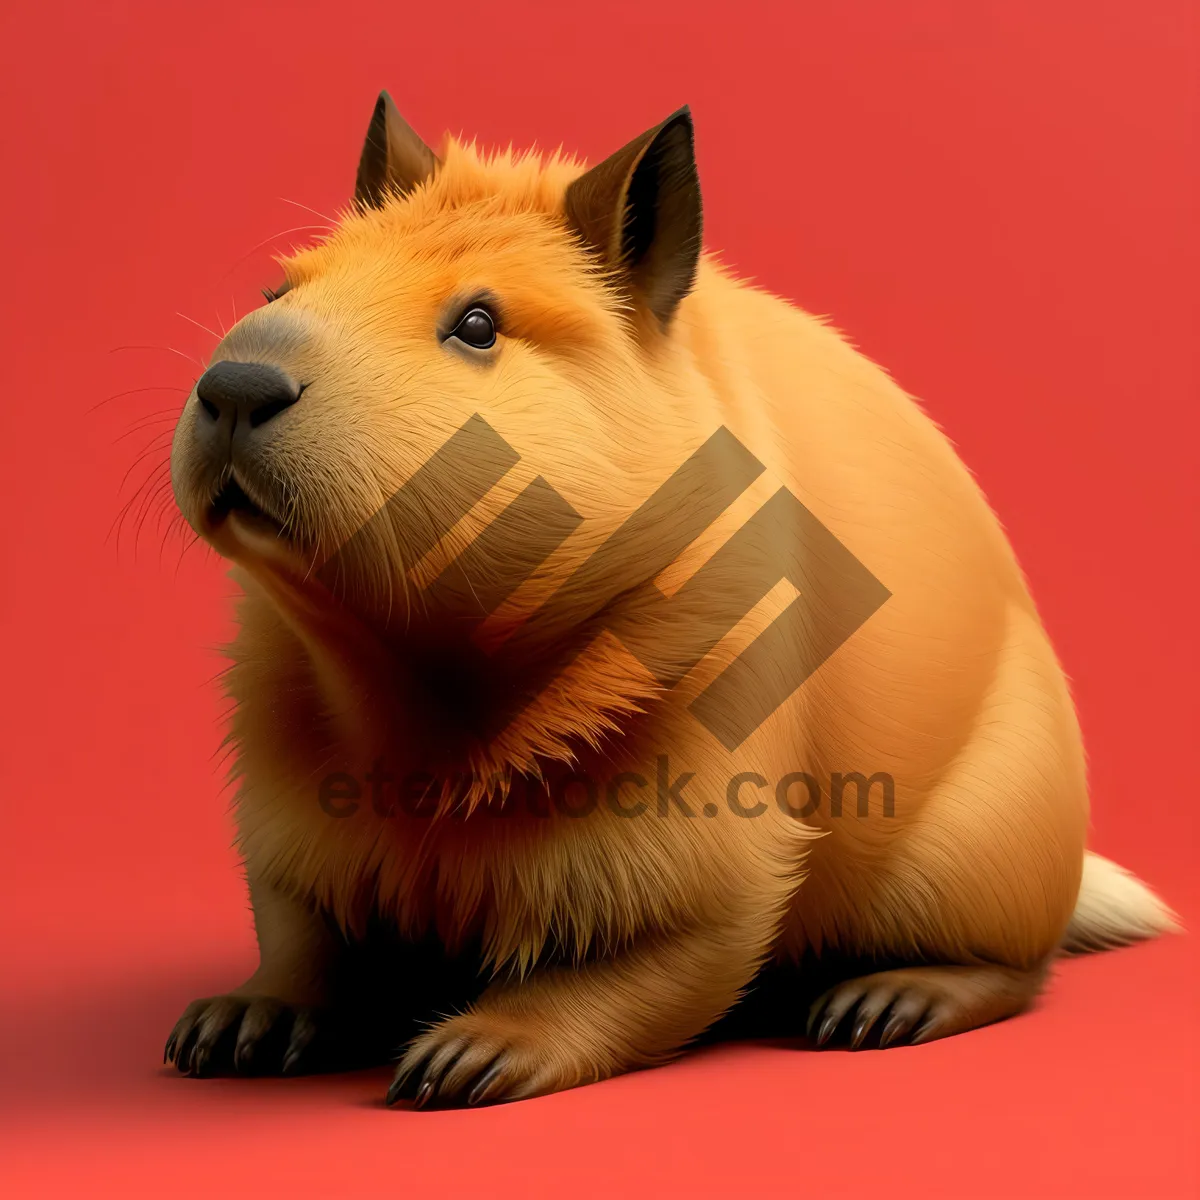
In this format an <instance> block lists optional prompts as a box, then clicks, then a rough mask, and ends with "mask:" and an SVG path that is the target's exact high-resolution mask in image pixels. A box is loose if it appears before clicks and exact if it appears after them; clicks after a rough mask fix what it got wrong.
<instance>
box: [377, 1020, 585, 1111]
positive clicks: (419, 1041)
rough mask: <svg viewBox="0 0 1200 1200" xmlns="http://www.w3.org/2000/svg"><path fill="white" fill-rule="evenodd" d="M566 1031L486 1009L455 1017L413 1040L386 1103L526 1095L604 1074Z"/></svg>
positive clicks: (484, 1101)
mask: <svg viewBox="0 0 1200 1200" xmlns="http://www.w3.org/2000/svg"><path fill="white" fill-rule="evenodd" d="M585 1059H586V1056H585V1055H584V1054H582V1053H580V1052H579V1049H578V1048H575V1047H572V1046H571V1045H570V1044H569V1043H568V1041H567V1039H564V1038H554V1037H553V1036H552V1035H551V1034H550V1033H549V1032H548V1031H539V1030H537V1029H534V1028H532V1027H531V1026H530V1024H529V1023H524V1024H523V1023H521V1022H519V1021H518V1020H516V1019H514V1018H510V1017H507V1016H504V1017H502V1016H497V1015H492V1014H489V1013H485V1012H468V1013H463V1014H462V1015H461V1016H457V1017H450V1018H449V1019H448V1020H445V1021H443V1022H442V1023H441V1024H440V1025H436V1026H434V1028H433V1029H431V1030H429V1032H428V1033H423V1034H422V1035H421V1036H420V1037H418V1038H416V1039H415V1040H414V1041H413V1042H412V1043H410V1045H409V1047H408V1049H407V1050H406V1051H405V1053H404V1056H403V1057H402V1058H401V1060H400V1065H399V1067H398V1068H397V1070H396V1078H395V1081H394V1082H393V1083H392V1086H391V1088H390V1089H389V1091H388V1095H387V1102H388V1104H389V1105H390V1104H395V1103H396V1101H397V1100H399V1099H400V1098H401V1097H402V1096H412V1097H413V1103H414V1105H415V1106H416V1107H417V1108H426V1107H430V1108H432V1107H435V1106H436V1107H442V1106H452V1105H462V1104H472V1105H474V1104H498V1103H500V1102H502V1101H505V1100H524V1099H528V1098H529V1097H531V1096H543V1095H545V1094H546V1093H548V1092H557V1091H561V1090H562V1089H563V1088H569V1087H574V1086H575V1085H576V1084H579V1083H583V1082H584V1081H585V1080H595V1079H599V1078H601V1077H602V1076H603V1075H604V1074H607V1072H606V1071H603V1070H601V1069H599V1068H598V1067H596V1066H590V1065H589V1064H588V1063H587V1062H586V1061H585Z"/></svg>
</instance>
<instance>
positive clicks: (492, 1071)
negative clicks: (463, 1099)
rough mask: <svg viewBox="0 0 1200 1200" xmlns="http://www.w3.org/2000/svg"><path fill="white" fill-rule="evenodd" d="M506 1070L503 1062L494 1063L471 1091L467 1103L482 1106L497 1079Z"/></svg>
mask: <svg viewBox="0 0 1200 1200" xmlns="http://www.w3.org/2000/svg"><path fill="white" fill-rule="evenodd" d="M503 1069H504V1063H503V1062H502V1061H499V1060H498V1061H496V1062H494V1063H492V1065H491V1066H490V1067H488V1069H487V1070H486V1071H485V1072H484V1073H483V1077H482V1078H481V1079H480V1080H479V1082H478V1083H476V1085H475V1086H474V1087H473V1088H472V1089H471V1091H470V1093H469V1094H468V1096H467V1103H468V1104H470V1105H475V1104H481V1103H482V1102H483V1101H484V1100H485V1099H486V1098H487V1094H488V1091H489V1090H490V1088H491V1086H492V1084H493V1083H495V1081H496V1080H497V1079H499V1078H500V1073H501V1071H502V1070H503Z"/></svg>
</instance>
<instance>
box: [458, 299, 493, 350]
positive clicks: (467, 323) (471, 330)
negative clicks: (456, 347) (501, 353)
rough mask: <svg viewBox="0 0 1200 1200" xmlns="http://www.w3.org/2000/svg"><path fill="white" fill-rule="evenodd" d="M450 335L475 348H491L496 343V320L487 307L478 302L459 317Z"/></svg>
mask: <svg viewBox="0 0 1200 1200" xmlns="http://www.w3.org/2000/svg"><path fill="white" fill-rule="evenodd" d="M450 336H451V337H452V338H458V340H459V341H460V342H462V343H463V344H464V345H466V346H471V347H472V348H473V349H475V350H489V349H490V348H491V347H492V346H494V345H495V344H496V322H495V320H494V319H493V317H492V314H491V313H490V312H488V310H487V309H486V308H483V307H481V306H480V305H478V304H476V305H474V306H473V307H471V308H469V309H467V311H466V312H465V313H463V315H462V316H461V317H459V319H458V324H457V325H455V327H454V328H453V329H452V330H451V331H450Z"/></svg>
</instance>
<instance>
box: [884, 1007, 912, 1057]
mask: <svg viewBox="0 0 1200 1200" xmlns="http://www.w3.org/2000/svg"><path fill="white" fill-rule="evenodd" d="M915 1024H916V1018H913V1017H909V1016H907V1015H906V1014H904V1013H896V1014H894V1015H893V1016H891V1017H889V1018H888V1022H887V1024H886V1025H885V1026H884V1027H883V1032H882V1033H881V1034H880V1035H879V1048H880V1049H881V1050H886V1049H887V1047H888V1046H890V1045H892V1043H893V1042H895V1041H897V1040H898V1039H900V1038H902V1037H903V1036H904V1035H905V1034H908V1033H911V1032H912V1029H913V1026H914V1025H915Z"/></svg>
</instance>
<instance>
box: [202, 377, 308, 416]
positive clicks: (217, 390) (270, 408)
mask: <svg viewBox="0 0 1200 1200" xmlns="http://www.w3.org/2000/svg"><path fill="white" fill-rule="evenodd" d="M302 391H304V389H303V388H302V387H301V386H300V385H299V384H298V383H297V382H296V381H295V380H294V379H293V378H292V377H291V376H290V375H285V374H284V373H283V371H281V370H280V369H279V368H278V367H274V366H271V364H270V363H253V362H219V363H215V364H214V365H213V366H211V367H209V368H208V370H207V371H205V372H204V374H203V375H201V376H200V382H199V383H197V384H196V399H198V400H199V401H200V407H201V408H203V409H204V411H205V412H206V413H208V415H209V416H210V417H211V418H212V419H213V420H214V421H221V420H222V419H225V420H227V421H228V422H229V423H230V424H231V425H233V426H234V427H236V426H238V425H241V424H243V423H245V424H247V425H249V426H250V428H251V429H256V428H257V427H258V426H259V425H262V424H264V423H265V422H267V421H269V420H270V419H271V418H272V417H277V416H278V415H279V414H280V413H281V412H283V410H284V409H285V408H290V407H291V406H292V405H293V404H295V403H296V401H297V400H299V399H300V393H301V392H302Z"/></svg>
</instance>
